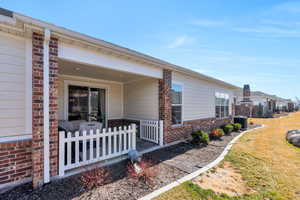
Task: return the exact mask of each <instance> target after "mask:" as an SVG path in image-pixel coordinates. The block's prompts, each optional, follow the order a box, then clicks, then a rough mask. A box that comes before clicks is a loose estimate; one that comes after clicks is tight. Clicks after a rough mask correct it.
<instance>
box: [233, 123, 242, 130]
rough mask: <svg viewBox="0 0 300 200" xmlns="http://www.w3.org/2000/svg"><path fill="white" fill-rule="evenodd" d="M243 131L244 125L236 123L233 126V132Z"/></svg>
mask: <svg viewBox="0 0 300 200" xmlns="http://www.w3.org/2000/svg"><path fill="white" fill-rule="evenodd" d="M241 129H242V124H240V123H234V124H233V130H234V131H240V130H241Z"/></svg>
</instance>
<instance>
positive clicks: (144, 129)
mask: <svg viewBox="0 0 300 200" xmlns="http://www.w3.org/2000/svg"><path fill="white" fill-rule="evenodd" d="M140 138H141V139H143V140H146V141H150V142H154V143H156V144H159V145H160V146H163V121H162V120H160V121H156V120H141V121H140Z"/></svg>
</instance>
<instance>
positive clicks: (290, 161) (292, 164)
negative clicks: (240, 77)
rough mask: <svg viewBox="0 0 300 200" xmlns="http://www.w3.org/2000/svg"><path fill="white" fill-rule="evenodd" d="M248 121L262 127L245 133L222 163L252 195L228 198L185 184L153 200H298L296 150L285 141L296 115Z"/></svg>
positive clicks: (299, 117) (297, 123)
mask: <svg viewBox="0 0 300 200" xmlns="http://www.w3.org/2000/svg"><path fill="white" fill-rule="evenodd" d="M251 121H253V122H255V123H260V124H264V125H265V127H264V128H262V129H258V130H253V131H251V132H248V133H247V134H245V135H244V136H243V137H242V138H240V140H239V141H238V142H237V143H236V144H235V145H234V146H233V148H232V150H231V151H230V153H229V154H228V155H227V156H226V158H225V161H226V162H229V163H230V165H231V166H232V167H234V169H236V170H237V171H238V173H240V174H241V176H242V179H243V181H244V182H245V184H246V185H247V187H249V188H251V189H253V191H254V192H252V193H250V194H245V195H241V196H239V197H229V196H227V195H220V194H219V195H218V194H216V193H215V192H214V191H212V190H204V189H201V188H200V187H198V186H197V185H196V184H194V183H193V182H186V183H184V184H182V185H180V186H178V187H176V188H174V189H172V190H170V191H168V192H166V193H164V194H162V195H161V196H160V197H158V198H157V199H158V200H167V199H191V200H192V199H207V200H212V199H216V200H219V199H220V200H221V199H224V200H226V199H228V200H231V199H232V200H234V199H247V200H254V199H255V200H256V199H257V200H260V199H273V200H275V199H284V200H286V199H299V200H300V149H298V148H296V147H293V146H292V145H290V144H288V143H287V142H286V140H285V133H286V131H287V130H289V129H297V128H300V113H299V112H298V113H293V114H290V115H289V116H287V117H283V118H275V119H251ZM221 165H222V164H221Z"/></svg>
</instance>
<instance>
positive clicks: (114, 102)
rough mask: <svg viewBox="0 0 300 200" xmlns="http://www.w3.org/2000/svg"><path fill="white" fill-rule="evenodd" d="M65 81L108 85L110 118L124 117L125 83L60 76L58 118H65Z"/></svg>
mask: <svg viewBox="0 0 300 200" xmlns="http://www.w3.org/2000/svg"><path fill="white" fill-rule="evenodd" d="M64 81H80V82H85V83H89V84H91V85H93V84H95V87H97V85H99V84H100V85H103V86H107V87H108V119H120V118H123V91H122V90H123V84H119V83H112V82H106V81H101V80H91V79H87V78H77V77H67V78H66V77H59V86H58V96H59V98H58V119H60V120H62V119H64V112H65V111H64V109H65V108H64V106H65V103H67V102H64V92H65V91H64V90H65V89H64Z"/></svg>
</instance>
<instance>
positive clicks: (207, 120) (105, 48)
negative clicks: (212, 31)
mask: <svg viewBox="0 0 300 200" xmlns="http://www.w3.org/2000/svg"><path fill="white" fill-rule="evenodd" d="M0 58H1V59H0V82H1V84H0V189H4V188H7V187H13V186H15V185H17V184H22V183H25V182H31V181H32V183H33V186H34V187H39V186H41V185H43V184H44V183H48V182H49V181H50V180H52V179H55V178H62V177H65V176H67V175H68V174H69V175H70V174H72V173H74V172H73V170H77V169H80V167H82V166H86V165H90V164H94V163H98V162H104V161H111V160H113V159H117V158H119V157H124V156H127V153H128V152H129V151H131V150H135V149H137V150H138V151H140V152H145V151H150V150H153V149H156V148H160V147H161V146H164V145H167V144H173V143H174V142H178V141H180V140H182V139H184V138H187V137H189V135H190V133H191V132H192V131H193V130H195V129H204V130H209V129H211V128H213V127H217V126H220V125H222V124H225V123H228V122H230V121H231V119H232V115H233V114H234V113H233V111H232V109H233V106H232V104H233V93H234V90H235V89H237V87H236V86H234V85H231V84H228V83H226V82H224V81H221V80H218V79H215V78H212V77H209V76H205V75H203V74H200V73H197V72H195V71H192V70H189V69H186V68H183V67H180V66H176V65H174V64H170V63H168V62H165V61H162V60H159V59H156V58H153V57H150V56H147V55H144V54H142V53H139V52H136V51H133V50H130V49H127V48H124V47H120V46H117V45H114V44H111V43H108V42H105V41H102V40H98V39H95V38H93V37H90V36H87V35H84V34H80V33H77V32H74V31H71V30H68V29H65V28H62V27H59V26H56V25H53V24H49V23H46V22H43V21H40V20H37V19H33V18H31V17H27V16H24V15H22V14H19V13H15V12H11V11H8V10H5V9H0ZM148 147H149V148H150V150H149V149H147V148H148Z"/></svg>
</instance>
